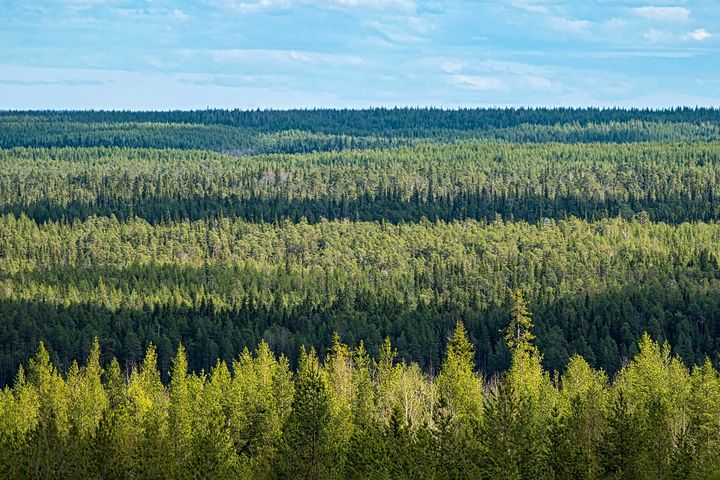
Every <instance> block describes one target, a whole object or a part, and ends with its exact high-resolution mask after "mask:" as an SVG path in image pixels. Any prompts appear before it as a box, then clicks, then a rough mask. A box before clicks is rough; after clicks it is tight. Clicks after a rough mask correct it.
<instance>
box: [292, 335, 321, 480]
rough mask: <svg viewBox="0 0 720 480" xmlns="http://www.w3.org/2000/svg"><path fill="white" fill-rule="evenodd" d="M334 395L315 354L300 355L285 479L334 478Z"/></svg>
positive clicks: (311, 352)
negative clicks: (332, 429) (331, 400)
mask: <svg viewBox="0 0 720 480" xmlns="http://www.w3.org/2000/svg"><path fill="white" fill-rule="evenodd" d="M331 415H332V411H331V405H330V392H329V387H328V384H327V379H326V376H325V374H324V372H323V370H322V368H321V367H320V363H319V361H318V359H317V356H316V354H315V351H314V350H313V349H311V350H310V353H307V352H306V351H305V349H304V348H302V350H301V352H300V358H299V360H298V368H297V373H296V376H295V398H294V400H293V403H292V413H291V414H290V417H289V419H288V425H287V428H286V430H285V432H284V442H283V456H282V460H281V464H280V469H281V470H280V473H281V475H283V476H285V478H289V477H293V478H298V479H306V480H311V479H312V480H315V479H328V478H331V477H332V471H333V467H334V466H333V465H332V463H331V459H332V458H333V453H334V452H333V449H334V446H333V445H331V443H330V440H331V437H330V435H329V433H330V421H331Z"/></svg>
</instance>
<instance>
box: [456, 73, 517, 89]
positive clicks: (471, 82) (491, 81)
mask: <svg viewBox="0 0 720 480" xmlns="http://www.w3.org/2000/svg"><path fill="white" fill-rule="evenodd" d="M452 83H454V84H455V85H460V86H463V87H467V88H470V89H472V90H480V91H484V92H492V91H495V92H497V91H503V90H507V86H506V85H505V84H504V83H503V82H502V80H500V79H498V78H494V77H479V76H475V75H454V76H453V77H452Z"/></svg>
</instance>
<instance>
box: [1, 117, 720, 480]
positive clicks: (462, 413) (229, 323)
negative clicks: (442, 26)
mask: <svg viewBox="0 0 720 480" xmlns="http://www.w3.org/2000/svg"><path fill="white" fill-rule="evenodd" d="M0 167H1V168H0V385H4V386H5V388H4V389H2V390H1V391H0V477H2V478H18V479H20V478H67V479H78V478H112V479H116V478H119V479H124V478H127V479H137V478H173V479H175V478H218V479H231V478H248V479H276V478H307V479H340V478H356V479H368V478H377V479H396V478H407V479H421V478H427V479H440V478H442V479H446V478H473V479H474V478H487V479H501V478H503V479H504V478H513V479H525V478H527V479H531V478H532V479H538V478H542V479H548V480H550V479H560V478H567V479H576V478H583V479H620V478H628V479H630V478H632V479H638V478H647V479H657V478H663V479H664V478H667V479H675V478H698V479H701V478H702V479H705V478H720V477H718V472H720V453H718V452H720V400H719V399H720V376H719V375H718V370H717V367H718V361H719V360H720V357H719V356H718V351H720V198H719V197H720V110H715V109H686V108H685V109H675V110H659V111H654V110H622V109H609V110H598V109H519V110H513V109H507V110H438V109H373V110H297V111H224V110H207V111H195V112H180V111H178V112H102V111H99V112H53V111H46V112H0ZM83 359H87V360H86V361H85V362H84V364H83V365H82V366H80V365H79V364H78V363H77V361H78V360H83ZM712 475H716V476H715V477H713V476H712Z"/></svg>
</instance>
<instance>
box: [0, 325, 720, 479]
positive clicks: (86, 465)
mask: <svg viewBox="0 0 720 480" xmlns="http://www.w3.org/2000/svg"><path fill="white" fill-rule="evenodd" d="M473 350H474V349H473V346H472V344H471V343H470V342H469V341H468V339H467V334H466V331H465V329H464V327H463V324H462V323H458V324H457V325H456V328H455V331H454V333H453V335H452V336H451V337H450V338H449V340H448V345H447V349H446V351H447V355H446V359H445V362H444V363H443V365H442V368H441V370H440V372H439V374H438V375H437V376H436V377H431V376H428V375H425V374H423V373H422V372H421V371H420V370H419V369H418V367H417V364H407V363H405V362H398V361H397V358H396V353H395V350H394V348H393V346H392V345H391V344H390V343H389V342H386V343H385V344H384V346H383V347H382V350H381V356H380V357H379V358H378V359H377V360H373V359H371V358H369V357H368V355H367V353H366V352H365V351H364V349H363V348H360V349H358V350H357V351H356V352H352V351H351V350H350V349H349V348H348V347H347V346H346V345H344V344H342V343H341V342H340V340H339V338H338V337H337V336H336V339H335V343H334V345H333V347H332V348H331V349H330V350H329V352H328V356H327V358H326V361H325V362H324V364H321V362H320V360H319V359H318V357H317V355H316V354H315V351H314V350H313V349H311V350H310V351H309V352H307V351H306V350H305V349H304V348H302V349H301V351H300V355H299V362H298V366H297V368H296V370H295V373H294V375H291V373H290V369H289V366H288V364H287V360H286V359H285V358H284V357H280V358H278V357H276V356H275V355H274V354H273V353H272V351H271V350H270V348H269V346H268V344H267V343H263V344H261V345H260V346H259V347H258V349H257V350H256V351H255V352H254V353H250V352H249V351H247V350H246V351H245V352H243V353H242V354H241V355H240V356H239V358H238V359H237V360H236V361H235V362H234V363H233V368H232V371H231V370H230V369H229V368H228V367H227V366H226V365H225V363H223V362H217V363H216V364H215V366H214V367H213V368H212V369H211V370H210V371H209V372H208V373H205V372H201V373H192V372H190V371H188V364H187V358H186V356H185V352H184V348H182V347H180V348H179V349H178V351H177V353H176V355H175V357H174V359H173V364H172V372H171V375H170V380H169V383H168V384H167V386H166V385H164V384H163V383H162V382H161V379H160V373H159V371H158V369H157V356H156V348H155V347H154V346H152V345H150V346H149V347H148V349H147V352H146V355H145V358H144V360H143V361H142V363H141V365H140V367H139V368H137V369H133V370H131V371H130V372H128V375H129V377H128V376H126V374H124V373H123V372H122V370H121V369H120V366H119V363H118V362H117V361H115V360H112V361H111V362H110V364H109V366H108V367H107V368H106V369H105V371H104V372H103V369H102V367H101V364H100V358H102V357H101V354H100V350H99V345H98V342H95V343H94V345H93V346H92V349H91V353H90V355H89V356H88V359H87V361H86V363H85V365H83V366H79V365H78V364H77V363H73V364H72V365H71V367H70V368H69V369H68V371H67V373H66V374H62V373H61V372H60V371H59V370H58V369H57V368H56V367H55V366H54V364H53V362H52V361H51V360H50V355H49V353H48V351H47V350H46V349H45V348H44V346H43V345H42V344H41V345H40V347H39V349H38V351H37V353H36V355H35V356H34V357H33V358H32V359H31V360H30V361H29V363H28V369H27V375H26V374H25V370H24V369H23V368H21V369H20V370H19V372H18V374H17V376H16V379H15V382H14V385H13V386H12V387H6V388H5V389H4V390H3V391H2V392H0V472H2V474H3V478H9V479H15V478H18V479H20V478H29V477H30V478H53V479H55V478H61V479H65V478H67V479H85V478H168V479H170V478H173V479H175V478H197V477H198V475H200V476H201V477H202V478H213V479H232V478H248V479H250V478H252V479H262V478H268V479H270V478H289V477H292V478H313V479H316V478H325V479H335V478H338V479H339V478H350V479H367V478H370V479H388V480H389V479H398V478H401V479H402V478H405V479H423V478H426V479H438V478H444V479H446V478H452V479H470V478H488V479H494V478H497V479H500V478H502V479H505V478H516V479H541V478H548V479H549V478H555V479H623V478H627V479H630V478H632V479H638V478H648V479H649V478H653V479H675V478H697V479H700V478H712V475H714V474H715V473H716V472H717V471H718V459H719V458H720V441H719V440H718V439H720V427H718V425H720V423H718V421H717V418H718V417H720V409H718V406H717V399H718V398H720V380H719V379H720V377H719V376H718V371H717V370H716V369H715V368H714V367H713V366H712V364H711V363H710V362H709V361H707V362H705V363H704V364H703V365H701V366H696V367H695V368H694V369H693V370H692V373H690V372H688V370H687V369H686V368H685V367H684V365H683V364H682V363H681V362H680V361H679V360H678V359H676V358H673V357H671V356H670V354H669V349H668V347H667V346H660V345H659V344H658V343H656V342H654V341H652V340H651V339H650V337H649V336H647V335H646V336H644V337H643V338H642V339H641V341H640V342H639V349H638V353H637V354H636V355H635V356H634V357H633V358H632V360H631V361H630V363H629V364H628V365H627V366H626V367H625V368H624V369H623V370H622V371H621V372H620V373H619V374H618V376H617V379H616V380H615V381H614V382H612V383H611V382H609V381H608V379H607V376H606V375H605V373H604V372H603V371H601V370H600V371H598V370H594V369H593V368H592V367H590V365H589V364H588V363H587V362H586V361H585V360H584V359H583V358H582V357H579V356H575V357H573V358H572V360H571V361H570V362H569V364H568V365H567V368H566V369H565V371H564V373H563V374H557V376H556V378H555V381H554V382H551V381H550V379H549V375H548V373H547V372H546V371H544V370H543V369H542V367H541V366H540V362H539V357H540V355H539V353H537V352H536V351H527V350H516V351H515V353H514V356H513V364H512V366H511V368H510V370H508V371H507V372H506V374H505V375H504V376H502V377H495V378H493V379H492V380H491V381H490V382H489V383H487V384H484V383H483V382H482V381H481V380H480V378H479V377H478V376H477V374H476V373H475V372H474V370H473V366H472V358H473ZM486 392H487V393H486Z"/></svg>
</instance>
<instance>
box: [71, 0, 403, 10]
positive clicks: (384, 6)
mask: <svg viewBox="0 0 720 480" xmlns="http://www.w3.org/2000/svg"><path fill="white" fill-rule="evenodd" d="M74 1H101V0H74ZM206 2H207V3H209V4H210V5H213V6H215V7H217V8H223V9H226V10H232V11H235V12H239V13H255V12H261V11H266V10H283V9H289V8H292V7H294V6H299V5H300V6H306V7H307V6H310V7H316V8H326V9H342V10H365V11H367V10H374V11H382V12H387V11H393V12H398V11H401V12H407V13H412V12H415V10H416V9H417V5H416V4H415V0H206Z"/></svg>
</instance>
